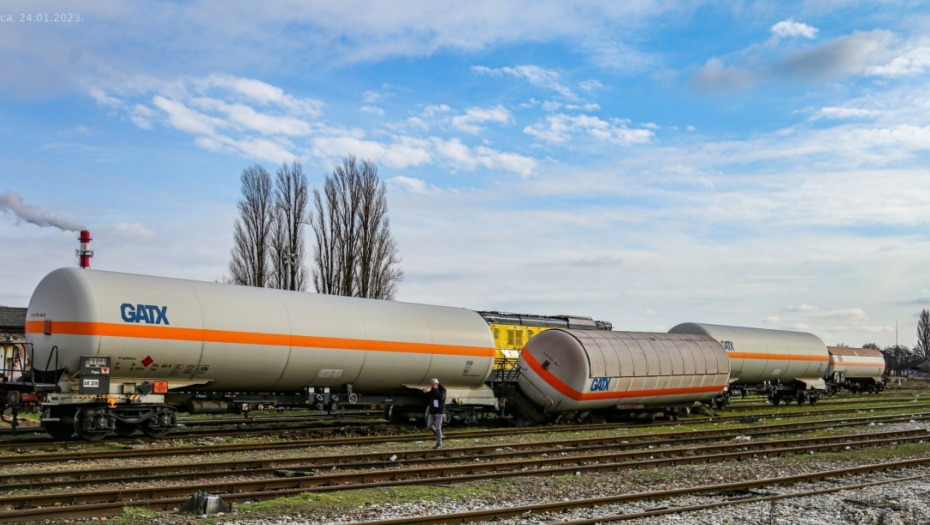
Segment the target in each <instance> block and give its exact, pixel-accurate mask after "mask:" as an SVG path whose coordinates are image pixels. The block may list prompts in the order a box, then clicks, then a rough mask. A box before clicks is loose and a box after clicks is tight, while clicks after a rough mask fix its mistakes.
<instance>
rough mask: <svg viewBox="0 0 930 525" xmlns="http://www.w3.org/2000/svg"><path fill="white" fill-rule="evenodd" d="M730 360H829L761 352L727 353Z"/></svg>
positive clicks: (810, 356)
mask: <svg viewBox="0 0 930 525" xmlns="http://www.w3.org/2000/svg"><path fill="white" fill-rule="evenodd" d="M727 355H728V356H730V359H768V360H771V361H823V362H827V361H829V360H830V356H827V355H822V356H820V355H794V354H764V353H761V352H727Z"/></svg>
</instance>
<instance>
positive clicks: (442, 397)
mask: <svg viewBox="0 0 930 525" xmlns="http://www.w3.org/2000/svg"><path fill="white" fill-rule="evenodd" d="M429 384H430V388H424V389H423V393H424V394H426V398H427V399H428V400H429V418H428V419H427V420H426V428H428V429H430V430H432V431H433V433H434V434H436V446H435V447H433V448H434V449H439V448H442V417H443V414H444V413H445V411H446V387H444V386H442V385H441V384H439V380H438V379H430V382H429Z"/></svg>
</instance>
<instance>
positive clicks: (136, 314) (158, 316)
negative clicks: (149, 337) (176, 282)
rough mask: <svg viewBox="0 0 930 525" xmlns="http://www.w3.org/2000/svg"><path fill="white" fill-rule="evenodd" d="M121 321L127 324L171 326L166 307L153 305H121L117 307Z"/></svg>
mask: <svg viewBox="0 0 930 525" xmlns="http://www.w3.org/2000/svg"><path fill="white" fill-rule="evenodd" d="M119 310H120V313H121V314H122V316H123V321H126V322H127V323H147V324H164V325H167V324H171V323H169V322H168V307H167V306H156V305H154V304H136V305H133V304H130V303H123V304H122V305H120V307H119Z"/></svg>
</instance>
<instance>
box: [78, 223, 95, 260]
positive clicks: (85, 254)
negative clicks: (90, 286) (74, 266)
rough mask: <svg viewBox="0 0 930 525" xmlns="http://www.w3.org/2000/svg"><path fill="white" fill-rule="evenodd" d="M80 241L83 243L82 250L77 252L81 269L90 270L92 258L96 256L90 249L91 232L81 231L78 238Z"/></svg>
mask: <svg viewBox="0 0 930 525" xmlns="http://www.w3.org/2000/svg"><path fill="white" fill-rule="evenodd" d="M78 240H79V241H81V249H80V250H77V256H78V259H80V264H81V268H90V258H91V257H93V256H94V252H93V251H92V250H91V249H90V240H91V239H90V232H89V231H87V230H81V236H80V237H78Z"/></svg>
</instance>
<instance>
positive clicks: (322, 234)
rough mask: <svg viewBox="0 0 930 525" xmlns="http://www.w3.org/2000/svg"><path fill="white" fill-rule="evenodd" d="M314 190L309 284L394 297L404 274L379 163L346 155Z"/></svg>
mask: <svg viewBox="0 0 930 525" xmlns="http://www.w3.org/2000/svg"><path fill="white" fill-rule="evenodd" d="M313 194H314V205H315V213H314V217H313V219H312V220H311V224H312V226H313V230H314V232H315V233H316V245H315V246H314V270H313V282H314V286H315V287H316V289H317V291H318V292H320V293H330V294H336V295H346V296H355V297H367V298H374V299H393V298H394V296H395V295H396V293H397V283H398V282H400V281H401V280H402V279H403V276H404V273H403V271H402V270H401V269H400V267H399V264H400V258H399V256H398V249H397V241H396V240H395V239H394V237H393V236H392V235H391V228H390V220H389V219H388V216H387V211H388V207H387V196H386V189H385V186H384V183H383V182H381V181H380V179H379V178H378V168H377V166H375V164H374V163H372V162H370V161H363V162H361V163H358V162H357V161H356V159H355V157H353V156H349V157H346V158H345V159H343V162H342V164H341V165H339V166H337V167H336V169H335V170H333V174H332V176H331V177H327V178H326V182H325V184H324V186H323V195H322V196H321V194H320V192H319V191H318V190H314V191H313ZM324 196H325V198H324Z"/></svg>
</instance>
